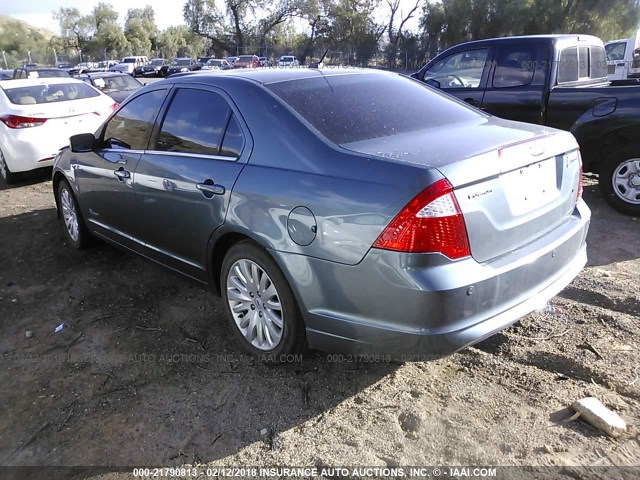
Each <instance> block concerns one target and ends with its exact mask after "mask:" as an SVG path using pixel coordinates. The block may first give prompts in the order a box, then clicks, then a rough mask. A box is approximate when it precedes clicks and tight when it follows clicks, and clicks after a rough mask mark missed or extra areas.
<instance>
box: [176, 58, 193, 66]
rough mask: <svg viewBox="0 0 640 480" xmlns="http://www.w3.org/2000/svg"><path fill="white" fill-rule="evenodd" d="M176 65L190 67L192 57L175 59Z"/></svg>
mask: <svg viewBox="0 0 640 480" xmlns="http://www.w3.org/2000/svg"><path fill="white" fill-rule="evenodd" d="M173 64H174V65H179V66H181V67H188V66H189V65H190V64H191V60H190V59H188V58H187V59H180V60H174V62H173Z"/></svg>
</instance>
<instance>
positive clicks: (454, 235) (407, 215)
mask: <svg viewBox="0 0 640 480" xmlns="http://www.w3.org/2000/svg"><path fill="white" fill-rule="evenodd" d="M373 246H374V247H375V248H381V249H384V250H395V251H399V252H410V253H426V252H437V253H442V254H443V255H446V256H447V257H449V258H451V259H456V258H462V257H467V256H469V255H471V252H470V249H469V239H468V237H467V228H466V226H465V224H464V218H463V217H462V212H461V211H460V207H459V206H458V202H457V201H456V197H455V196H454V195H453V187H452V186H451V184H450V183H449V182H448V181H447V180H446V179H444V178H443V179H442V180H438V181H437V182H435V183H434V184H432V185H430V186H429V187H427V188H425V189H424V190H423V191H422V192H420V193H419V194H418V195H416V196H415V197H414V199H413V200H411V201H410V202H409V203H408V204H407V206H405V207H404V208H403V209H402V210H401V211H400V213H398V215H396V216H395V218H394V219H393V220H392V221H391V223H389V225H387V227H386V228H385V229H384V230H383V231H382V233H381V234H380V236H379V237H378V239H377V240H376V241H375V243H374V244H373Z"/></svg>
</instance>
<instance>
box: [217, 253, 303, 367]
mask: <svg viewBox="0 0 640 480" xmlns="http://www.w3.org/2000/svg"><path fill="white" fill-rule="evenodd" d="M220 290H221V291H222V298H223V300H224V304H225V307H226V310H227V319H228V321H229V325H230V327H231V329H232V330H233V331H234V334H235V336H236V338H238V340H239V342H240V343H241V344H242V346H243V348H244V349H245V350H246V351H247V352H249V353H250V354H252V355H254V356H262V355H266V357H265V358H268V359H270V360H275V361H280V360H281V359H282V356H284V355H289V354H293V353H299V352H300V351H302V349H303V348H304V345H305V328H304V322H303V321H302V317H301V315H300V311H299V309H298V305H297V303H296V300H295V298H294V296H293V293H292V292H291V288H290V287H289V284H288V283H287V280H286V279H285V277H284V275H283V274H282V272H281V271H280V269H279V268H278V266H277V265H276V263H275V262H274V260H273V259H272V258H271V257H270V256H269V255H268V254H267V253H266V252H265V251H264V250H262V249H261V248H259V247H258V246H256V245H255V244H253V243H251V242H249V241H243V242H240V243H237V244H236V245H234V246H233V247H231V249H230V250H229V252H228V253H227V255H226V256H225V258H224V261H223V262H222V269H221V272H220Z"/></svg>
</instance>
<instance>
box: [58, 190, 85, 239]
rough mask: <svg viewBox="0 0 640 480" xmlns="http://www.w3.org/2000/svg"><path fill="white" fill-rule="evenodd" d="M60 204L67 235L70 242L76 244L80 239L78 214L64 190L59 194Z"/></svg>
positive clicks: (73, 202) (69, 195)
mask: <svg viewBox="0 0 640 480" xmlns="http://www.w3.org/2000/svg"><path fill="white" fill-rule="evenodd" d="M60 203H61V206H62V217H63V218H64V224H65V226H66V228H67V233H68V234H69V237H71V240H73V241H74V242H77V241H78V239H79V238H80V227H79V224H78V212H77V210H76V204H75V201H74V200H73V197H72V196H71V193H70V192H69V190H67V189H66V188H63V189H62V192H61V194H60Z"/></svg>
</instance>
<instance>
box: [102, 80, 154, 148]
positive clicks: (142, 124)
mask: <svg viewBox="0 0 640 480" xmlns="http://www.w3.org/2000/svg"><path fill="white" fill-rule="evenodd" d="M165 95H166V91H165V90H154V91H152V92H148V93H145V94H143V95H140V96H139V97H137V98H134V99H133V100H131V101H130V102H129V103H127V104H126V105H125V106H124V107H122V108H121V109H120V110H118V113H116V114H115V115H114V116H113V117H111V119H110V120H109V121H108V122H107V125H106V128H105V131H104V139H105V140H108V139H113V140H117V143H115V142H111V146H112V147H114V148H118V147H120V148H130V149H133V150H144V149H145V148H147V143H148V142H149V136H150V135H151V130H152V129H153V123H154V122H155V120H156V116H157V115H158V111H159V110H160V107H161V106H162V101H163V100H164V97H165Z"/></svg>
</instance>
